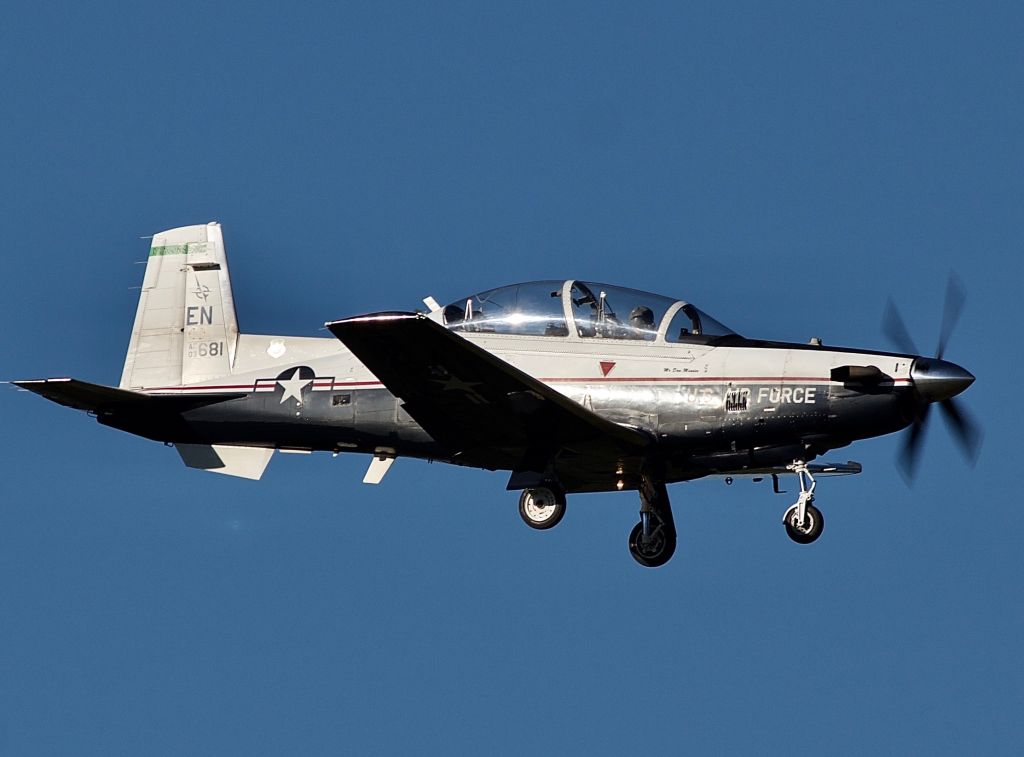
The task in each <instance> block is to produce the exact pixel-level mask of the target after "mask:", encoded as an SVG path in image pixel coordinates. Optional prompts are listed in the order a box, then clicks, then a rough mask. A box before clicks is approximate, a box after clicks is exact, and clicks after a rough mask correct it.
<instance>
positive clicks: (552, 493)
mask: <svg viewBox="0 0 1024 757" xmlns="http://www.w3.org/2000/svg"><path fill="white" fill-rule="evenodd" d="M538 500H541V501H542V502H550V503H551V504H550V505H541V506H540V507H538V506H537V505H538ZM542 511H543V517H541V515H542ZM519 517H520V518H522V519H523V523H525V524H526V525H528V526H529V527H530V528H535V529H537V530H538V531H546V530H548V529H549V528H554V527H555V526H557V525H558V524H559V523H561V522H562V518H563V517H565V494H564V493H563V492H562V490H561V489H558V488H555V487H548V486H539V487H536V488H534V489H523V493H522V494H521V495H520V496H519Z"/></svg>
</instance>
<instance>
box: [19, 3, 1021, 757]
mask: <svg viewBox="0 0 1024 757" xmlns="http://www.w3.org/2000/svg"><path fill="white" fill-rule="evenodd" d="M637 5H638V4H636V3H608V2H585V3H549V2H546V3H514V4H513V3H508V4H501V5H500V6H499V5H498V4H495V3H481V2H464V3H429V4H416V3H385V2H370V3H340V2H338V3H334V2H332V3H295V4H292V5H291V6H289V7H288V8H287V10H286V9H285V5H283V4H281V3H245V4H242V3H238V4H230V3H219V4H218V3H209V2H202V3H197V2H178V3H173V4H164V5H153V4H150V3H129V2H124V3H102V2H101V3H69V2H68V3H61V2H53V3H44V2H31V3H28V2H14V3H8V4H7V5H6V6H5V9H4V14H3V15H4V21H3V24H2V25H0V83H2V88H0V91H2V93H3V105H2V117H0V145H2V147H0V176H2V179H3V180H2V182H0V232H2V234H3V237H4V238H5V239H6V240H7V241H6V243H5V253H4V259H5V264H6V265H5V276H4V282H5V285H6V286H5V294H4V296H3V297H2V298H0V315H2V318H3V322H4V328H3V329H2V331H0V356H2V357H0V377H2V378H30V377H44V376H62V375H73V376H76V377H80V378H83V379H87V380H91V381H98V382H103V383H110V384H116V383H117V380H118V378H119V376H120V369H121V363H122V361H123V358H124V351H125V348H126V345H127V340H128V336H129V331H130V329H131V322H132V318H133V315H134V312H135V306H136V297H137V291H134V290H132V287H136V286H138V285H139V284H140V282H141V277H142V272H143V268H142V266H139V265H135V264H134V263H135V261H139V260H144V259H145V255H146V249H147V242H146V241H145V240H143V239H140V237H143V236H145V235H148V234H152V233H153V232H155V231H158V230H160V229H164V228H169V227H173V226H178V225H183V224H191V223H203V222H206V221H209V220H213V219H216V220H219V221H221V222H222V223H223V224H224V230H225V237H226V241H227V245H228V251H229V254H230V256H231V262H232V274H233V281H234V285H235V295H236V301H237V304H238V310H239V317H240V320H241V323H242V327H243V329H245V330H247V331H251V332H257V333H285V334H308V335H317V334H320V335H325V332H322V331H319V328H320V326H321V325H322V324H323V322H324V321H326V320H329V319H334V318H339V317H343V316H346V315H351V314H356V313H360V312H366V311H372V310H381V309H393V308H413V307H416V306H418V305H419V304H420V298H421V297H423V296H425V295H433V296H434V297H436V298H437V299H438V300H440V301H448V300H452V299H455V298H456V297H459V296H462V295H465V294H467V293H469V292H473V291H477V290H480V289H484V288H489V287H493V286H498V285H501V284H504V283H509V282H512V281H520V280H529V279H536V278H553V277H563V276H564V277H569V276H580V277H581V278H591V279H596V280H605V281H611V282H619V283H622V284H625V285H628V286H632V287H637V288H641V289H650V290H654V291H660V292H664V293H666V294H671V295H675V296H679V297H685V298H687V299H690V300H692V301H694V302H696V303H697V304H698V305H700V306H702V307H703V308H704V309H706V310H708V311H709V312H711V313H712V314H714V315H715V316H716V317H718V318H719V319H720V320H722V321H723V322H725V323H727V324H729V325H730V326H732V327H733V328H734V329H736V330H738V331H740V332H741V333H744V334H747V335H751V336H763V337H770V338H779V339H792V340H799V341H806V340H807V339H808V338H810V337H811V336H820V337H821V338H822V339H824V340H825V342H826V343H830V344H840V345H848V346H863V347H879V348H882V347H887V346H888V345H887V343H886V342H885V340H884V339H883V337H882V334H881V329H880V321H881V313H882V311H883V308H884V305H885V301H886V298H887V297H888V296H889V295H893V296H894V297H895V298H896V299H897V301H898V302H899V304H900V306H901V307H902V310H903V313H904V316H905V319H906V321H907V323H908V327H909V328H910V330H911V332H912V333H913V334H914V336H915V338H916V339H917V341H918V343H919V344H920V345H921V348H922V350H931V349H933V345H934V344H935V341H936V338H937V334H938V329H939V322H940V314H941V308H942V298H943V292H944V286H945V282H946V277H947V275H948V272H949V270H950V269H951V268H954V269H956V270H957V271H959V273H960V275H961V277H962V278H963V280H964V283H965V285H966V287H967V291H968V301H967V309H966V311H965V314H964V317H963V320H962V322H961V324H960V328H959V329H958V331H957V332H956V334H955V335H954V337H953V339H952V342H951V344H950V347H949V350H948V353H947V355H948V357H949V358H951V359H953V360H955V361H956V362H959V363H961V364H963V365H964V366H966V367H968V368H969V369H970V370H971V371H973V372H974V373H975V374H976V375H977V376H978V381H977V383H976V384H975V386H974V387H972V388H971V390H970V391H969V392H968V393H967V394H966V395H965V396H964V400H965V404H966V406H967V407H969V408H970V409H971V410H972V412H973V413H974V415H975V416H976V417H977V419H978V420H979V422H981V423H982V424H983V425H984V426H985V429H986V439H985V445H984V449H983V451H982V454H981V459H980V461H979V463H978V465H977V467H976V468H975V469H974V470H973V471H972V470H971V469H970V468H968V467H967V466H966V465H965V464H964V463H963V461H962V460H961V459H960V457H959V455H958V454H957V451H956V449H955V447H954V446H953V444H952V441H951V438H950V435H949V433H948V431H947V429H946V428H945V427H944V425H943V424H942V423H941V419H939V418H936V419H935V423H933V425H932V427H931V429H930V434H929V436H928V440H927V445H926V449H925V454H924V457H923V460H922V464H921V466H920V470H919V477H918V482H917V484H916V486H915V487H914V488H913V489H908V488H907V487H906V486H905V485H904V483H903V481H902V479H901V478H900V477H899V475H898V473H897V470H896V468H895V467H894V465H893V459H894V456H895V453H896V451H897V449H898V444H899V439H898V438H896V437H889V438H886V439H881V440H874V441H869V442H862V443H859V444H857V445H854V446H853V447H850V448H847V449H844V450H840V451H839V452H838V453H836V454H835V455H834V457H836V458H838V459H840V460H846V459H851V458H852V459H855V460H859V461H860V462H862V463H863V464H864V469H865V472H864V474H863V475H862V476H859V477H856V478H851V479H833V480H828V481H825V482H823V483H822V484H821V485H820V486H819V492H818V493H819V497H818V503H819V504H820V506H821V507H822V509H823V510H824V511H825V515H826V517H827V520H828V525H827V528H826V532H825V534H824V536H823V537H822V539H821V540H820V541H819V542H817V543H816V544H814V545H812V546H809V547H799V546H797V545H795V544H793V543H791V542H790V541H789V540H788V539H787V538H786V535H785V533H784V531H783V528H782V525H781V523H780V519H781V514H782V512H783V511H784V509H785V508H786V506H787V505H788V504H789V503H790V499H791V495H785V496H776V495H773V494H772V493H771V492H770V490H769V487H768V486H767V485H766V484H760V485H757V484H753V483H750V482H749V481H741V482H737V483H736V484H734V485H733V486H732V487H726V486H725V485H724V484H722V483H721V482H712V481H706V482H696V483H691V484H680V485H676V486H673V487H671V489H670V491H671V494H672V497H673V500H674V502H675V506H676V513H677V516H676V518H677V522H678V524H679V527H680V537H679V549H678V552H677V554H676V557H675V559H674V560H673V561H672V562H671V563H670V564H669V565H668V566H667V567H665V568H664V569H661V570H655V571H649V570H643V569H641V568H639V567H638V566H636V565H635V564H634V563H633V561H632V560H631V559H630V557H629V555H628V553H627V550H626V538H627V534H628V531H629V529H630V528H631V526H632V524H633V523H634V522H635V519H636V509H637V501H636V496H635V494H632V493H624V494H607V495H585V496H575V497H572V498H570V502H569V512H568V514H567V516H566V518H565V520H564V521H563V523H562V525H561V526H559V528H557V529H555V530H554V531H552V532H545V533H537V532H533V531H531V530H530V529H528V528H526V527H525V526H524V525H523V524H522V523H521V522H520V520H519V517H518V514H517V512H516V498H515V496H514V495H512V494H510V493H506V492H505V491H504V485H505V476H503V475H502V474H500V473H487V472H482V471H472V470H461V469H453V468H448V467H445V466H442V465H427V464H425V463H420V462H417V461H408V460H400V461H399V462H398V463H397V464H396V465H395V466H394V468H393V469H392V471H391V473H390V474H389V475H388V477H387V479H386V480H385V482H384V484H383V485H381V486H379V487H368V486H363V485H362V484H361V483H360V479H361V477H362V473H363V470H364V468H365V465H366V460H365V459H363V458H358V457H344V456H343V457H340V458H338V459H331V458H330V457H329V456H327V455H322V456H313V457H296V456H279V457H278V458H276V459H275V460H274V461H273V463H272V464H271V467H270V468H269V470H268V472H267V475H266V476H265V479H264V480H263V481H262V482H260V483H258V484H253V483H250V482H245V481H236V480H226V479H224V478H222V477H218V476H213V475H209V474H204V473H200V472H197V471H191V470H187V469H185V468H184V467H183V466H182V465H181V463H180V461H179V459H178V456H177V455H176V454H175V453H174V452H173V451H172V450H170V449H165V448H164V447H162V446H161V445H159V444H156V443H153V442H147V441H144V440H141V439H136V438H133V437H130V436H127V435H124V434H120V433H118V432H115V431H112V430H109V429H106V428H103V427H100V426H98V425H97V424H96V423H95V422H93V421H92V420H91V419H89V418H88V417H86V416H85V415H83V414H78V413H74V412H72V411H70V410H66V409H64V408H60V407H57V406H55V405H51V404H49V403H46V402H44V401H42V400H40V399H39V398H36V397H33V396H31V395H28V394H20V393H17V392H15V391H14V390H13V389H10V388H9V390H8V391H6V392H0V412H2V414H3V419H4V421H3V429H4V431H3V434H2V437H0V459H2V461H3V462H2V463H0V465H2V466H3V471H4V475H3V482H4V485H3V488H2V494H0V754H3V755H19V756H20V755H66V754H76V755H104V756H106V755H114V754H125V755H137V754H152V755H181V754H194V755H224V754H246V755H258V754H260V755H262V754H268V755H277V754H286V753H287V754H310V755H313V754H484V753H493V754H555V753H577V754H584V753H585V754H609V755H613V754H614V755H618V754H629V753H637V752H639V751H641V750H643V751H645V752H650V753H679V752H684V751H685V752H690V753H697V754H709V753H732V754H751V753H761V754H814V755H820V754H852V755H863V754H876V753H883V754H884V753H890V754H929V755H930V754H1015V753H1018V751H1019V749H1020V746H1021V743H1022V742H1024V726H1022V721H1021V712H1022V711H1024V652H1022V643H1021V639H1022V638H1024V589H1022V586H1024V580H1022V579H1024V576H1022V572H1024V560H1022V557H1021V554H1022V544H1024V527H1022V525H1021V522H1022V521H1021V519H1022V513H1021V509H1020V506H1019V500H1020V497H1019V487H1020V483H1019V477H1018V476H1017V475H1016V474H1017V471H1018V469H1019V467H1020V444H1019V436H1020V429H1021V424H1022V420H1024V419H1022V417H1021V416H1022V414H1021V405H1020V398H1019V396H1018V394H1019V392H1018V391H1017V389H1016V388H1015V387H1016V384H1017V381H1016V378H1015V377H1016V375H1017V373H1018V372H1019V369H1020V368H1021V367H1022V361H1021V347H1020V329H1021V326H1020V323H1021V316H1020V312H1019V310H1020V293H1021V284H1022V273H1024V264H1022V262H1021V247H1022V245H1021V236H1022V224H1021V217H1022V212H1024V211H1022V209H1024V160H1022V158H1024V149H1022V136H1021V135H1022V134H1024V97H1022V92H1024V87H1022V85H1024V53H1022V50H1024V47H1022V43H1021V40H1022V39H1024V10H1022V9H1021V6H1020V4H1019V3H969V4H968V3H963V4H952V3H847V4H837V3H820V2H807V3H798V4H781V3H774V4H764V3H729V4H723V3H709V4H706V5H704V6H694V5H689V6H688V7H681V6H683V4H681V3H645V4H640V5H641V6H642V7H640V8H638V7H637ZM789 488H790V489H792V485H790V486H789Z"/></svg>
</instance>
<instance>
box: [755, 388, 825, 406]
mask: <svg viewBox="0 0 1024 757" xmlns="http://www.w3.org/2000/svg"><path fill="white" fill-rule="evenodd" d="M817 397H818V387H816V386H781V387H780V386H762V387H759V388H758V390H757V404H759V405H761V404H764V403H765V402H767V403H768V404H772V405H813V404H814V403H815V402H816V401H817Z"/></svg>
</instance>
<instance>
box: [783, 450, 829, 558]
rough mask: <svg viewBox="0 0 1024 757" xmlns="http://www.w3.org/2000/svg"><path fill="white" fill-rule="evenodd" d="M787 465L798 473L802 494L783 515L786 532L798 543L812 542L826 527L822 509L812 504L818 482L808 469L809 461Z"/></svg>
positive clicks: (799, 461) (798, 461)
mask: <svg viewBox="0 0 1024 757" xmlns="http://www.w3.org/2000/svg"><path fill="white" fill-rule="evenodd" d="M786 467H787V468H788V469H789V470H791V471H793V472H794V473H796V476H797V479H798V480H799V481H800V496H799V497H798V498H797V501H796V504H795V505H793V506H792V507H790V508H789V509H788V510H786V514H785V515H783V516H782V522H783V523H785V524H786V533H787V534H789V538H790V539H792V540H793V541H795V542H796V543H797V544H810V543H811V542H812V541H814V540H815V539H817V538H818V537H819V536H821V532H822V531H823V530H824V529H825V517H824V516H823V515H822V514H821V510H819V509H818V508H816V507H815V506H814V505H813V504H812V503H813V502H814V487H815V486H817V484H816V483H815V481H814V476H812V475H811V472H810V471H809V470H807V463H805V462H804V461H803V460H797V461H796V462H795V463H793V464H792V465H787V466H786ZM808 482H809V483H810V485H809V486H808Z"/></svg>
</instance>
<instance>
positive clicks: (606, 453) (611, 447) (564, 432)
mask: <svg viewBox="0 0 1024 757" xmlns="http://www.w3.org/2000/svg"><path fill="white" fill-rule="evenodd" d="M327 328H328V329H330V331H331V333H333V334H334V335H335V336H336V337H338V339H340V340H341V341H342V342H343V343H344V344H345V346H346V347H348V349H349V350H351V351H352V353H353V354H354V355H355V356H356V357H357V358H359V360H360V361H362V363H363V364H364V365H366V367H367V368H369V369H370V370H371V371H372V372H373V373H374V375H376V376H377V378H379V379H380V381H381V383H383V384H384V386H385V387H387V388H388V390H390V391H391V393H392V394H394V395H395V396H396V397H399V398H400V399H401V400H402V402H403V407H404V408H405V410H406V412H408V413H409V415H411V416H412V417H413V418H414V419H415V420H416V422H417V423H419V424H420V426H422V427H423V428H424V429H425V430H426V432H427V433H428V434H430V435H431V436H432V437H434V439H435V440H436V441H437V442H439V443H440V444H442V445H443V446H444V447H446V448H447V449H448V450H449V452H450V453H451V455H452V459H453V460H454V461H455V462H457V463H462V464H465V465H474V466H478V467H483V468H491V469H504V470H512V471H544V470H545V468H546V467H547V466H553V467H554V468H555V470H556V472H557V474H558V478H559V480H560V481H561V483H562V484H563V486H565V487H566V489H567V490H569V491H580V490H585V489H593V488H600V489H605V488H614V487H615V484H616V483H617V481H618V480H623V481H624V487H625V488H635V485H636V482H637V480H638V476H639V470H640V467H641V465H642V463H643V458H644V457H645V454H646V452H647V450H648V449H649V447H650V445H651V443H652V441H653V440H652V438H651V437H650V436H648V435H647V434H646V433H644V432H642V431H639V430H637V429H633V428H629V427H626V426H620V425H618V424H616V423H612V422H611V421H608V420H606V419H604V418H602V417H601V416H599V415H596V414H595V413H593V412H591V411H590V410H587V409H586V408H584V407H583V406H582V405H580V404H579V403H577V402H574V401H573V400H571V399H569V398H568V397H566V396H564V395H563V394H561V393H559V392H557V391H555V390H554V389H552V388H551V387H549V386H547V385H546V384H544V383H542V382H540V381H538V380H537V379H535V378H534V377H533V376H530V375H529V374H527V373H524V372H523V371H521V370H519V369H518V368H515V367H514V366H512V365H510V364H509V363H507V362H505V361H504V360H502V359H501V358H499V357H497V356H495V355H493V354H491V353H490V352H488V351H487V350H484V349H482V348H480V347H478V346H477V345H475V344H473V343H472V342H470V341H468V340H466V339H464V338H462V337H461V336H459V335H458V334H456V333H454V332H452V331H449V330H448V329H446V328H445V327H444V326H441V325H439V324H437V323H434V322H433V321H431V320H429V319H428V318H426V317H425V316H422V315H417V314H414V313H378V314H374V315H367V316H360V317H357V318H347V319H345V320H341V321H334V322H332V323H328V324H327Z"/></svg>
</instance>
